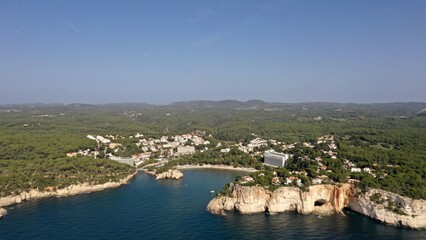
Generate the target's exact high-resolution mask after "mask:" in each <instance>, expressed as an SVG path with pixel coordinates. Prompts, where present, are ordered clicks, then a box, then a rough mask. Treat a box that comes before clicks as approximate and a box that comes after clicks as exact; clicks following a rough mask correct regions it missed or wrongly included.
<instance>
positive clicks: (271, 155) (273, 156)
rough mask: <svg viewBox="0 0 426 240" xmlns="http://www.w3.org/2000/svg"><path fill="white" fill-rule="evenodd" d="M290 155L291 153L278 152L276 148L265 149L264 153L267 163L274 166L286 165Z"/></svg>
mask: <svg viewBox="0 0 426 240" xmlns="http://www.w3.org/2000/svg"><path fill="white" fill-rule="evenodd" d="M289 157H290V155H289V154H285V153H278V152H275V151H274V150H268V151H265V153H264V154H263V158H264V161H265V165H268V166H273V167H284V166H285V162H286V161H287V160H288V158H289Z"/></svg>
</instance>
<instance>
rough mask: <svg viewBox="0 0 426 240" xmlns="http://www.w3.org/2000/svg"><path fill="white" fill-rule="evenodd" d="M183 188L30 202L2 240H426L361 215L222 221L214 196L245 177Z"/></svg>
mask: <svg viewBox="0 0 426 240" xmlns="http://www.w3.org/2000/svg"><path fill="white" fill-rule="evenodd" d="M184 174H185V177H184V178H183V179H181V180H178V181H173V180H163V181H156V180H155V179H154V178H153V177H152V176H149V175H146V174H145V173H139V174H138V175H136V176H135V177H134V178H133V179H132V180H131V181H130V182H129V184H126V185H124V186H122V187H120V188H117V189H109V190H105V191H102V192H96V193H91V194H86V195H78V196H73V197H66V198H49V199H41V200H35V201H30V202H24V203H21V204H18V205H14V206H11V207H9V208H7V210H8V214H7V215H6V216H4V217H3V218H2V219H0V239H26V240H28V239H167V238H168V239H203V238H204V239H263V238H268V239H304V240H307V239H426V230H423V231H415V230H409V229H401V228H396V227H390V226H386V225H383V224H380V223H378V222H376V221H373V220H371V219H369V218H367V217H364V216H361V215H359V214H355V213H351V212H347V214H346V216H340V215H333V216H330V217H322V218H319V217H318V216H315V215H301V214H296V213H283V214H277V215H274V216H269V215H266V214H253V215H240V214H237V213H229V214H228V215H227V216H224V217H223V216H215V215H212V214H209V213H208V212H207V211H206V206H207V204H208V202H209V200H210V199H211V198H212V197H214V195H212V194H211V193H210V191H211V190H220V189H221V188H222V187H223V185H224V184H225V183H227V182H229V181H231V180H233V179H234V177H235V175H236V174H238V172H235V171H229V170H216V169H193V170H185V171H184Z"/></svg>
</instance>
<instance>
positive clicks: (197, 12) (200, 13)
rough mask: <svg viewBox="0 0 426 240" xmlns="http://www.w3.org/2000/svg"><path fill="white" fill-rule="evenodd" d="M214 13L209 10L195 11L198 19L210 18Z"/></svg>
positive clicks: (199, 9)
mask: <svg viewBox="0 0 426 240" xmlns="http://www.w3.org/2000/svg"><path fill="white" fill-rule="evenodd" d="M211 12H212V11H211V10H210V9H209V8H198V9H196V10H195V15H196V16H198V17H206V16H208V15H209V14H210V13H211Z"/></svg>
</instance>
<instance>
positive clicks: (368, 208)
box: [207, 184, 426, 229]
mask: <svg viewBox="0 0 426 240" xmlns="http://www.w3.org/2000/svg"><path fill="white" fill-rule="evenodd" d="M229 190H230V192H231V194H230V196H218V197H216V198H214V199H212V200H211V201H210V203H209V204H208V206H207V210H208V211H209V212H211V213H214V214H221V215H223V214H225V212H226V211H233V210H235V211H237V212H240V213H242V214H250V213H259V212H269V213H271V214H274V213H280V212H285V211H296V212H298V213H302V214H310V213H313V214H319V215H330V214H334V213H342V210H343V208H345V207H348V208H350V209H351V210H353V211H355V212H359V213H361V214H364V215H366V216H369V217H371V218H373V219H376V220H379V221H381V222H384V223H387V224H390V225H394V226H403V227H409V228H416V229H423V228H426V201H425V200H415V199H411V198H408V197H402V196H400V195H398V194H395V193H391V192H386V191H383V190H378V189H370V190H369V191H367V192H366V193H361V191H360V190H358V189H357V188H355V187H354V186H353V185H351V184H340V185H314V186H311V187H309V190H308V191H302V190H300V189H299V188H295V187H280V188H278V189H277V190H275V191H273V192H271V191H269V190H267V189H265V188H263V187H259V186H253V187H249V186H240V185H232V184H231V186H230V188H229ZM372 196H374V197H372Z"/></svg>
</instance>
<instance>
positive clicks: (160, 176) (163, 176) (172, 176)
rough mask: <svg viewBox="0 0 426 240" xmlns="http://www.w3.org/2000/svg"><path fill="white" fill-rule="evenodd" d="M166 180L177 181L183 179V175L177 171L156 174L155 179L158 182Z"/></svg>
mask: <svg viewBox="0 0 426 240" xmlns="http://www.w3.org/2000/svg"><path fill="white" fill-rule="evenodd" d="M166 178H170V179H176V180H177V179H180V178H183V173H182V172H181V171H179V170H177V169H173V170H172V169H170V170H169V171H167V172H163V173H158V174H155V179H157V180H160V179H166Z"/></svg>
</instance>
